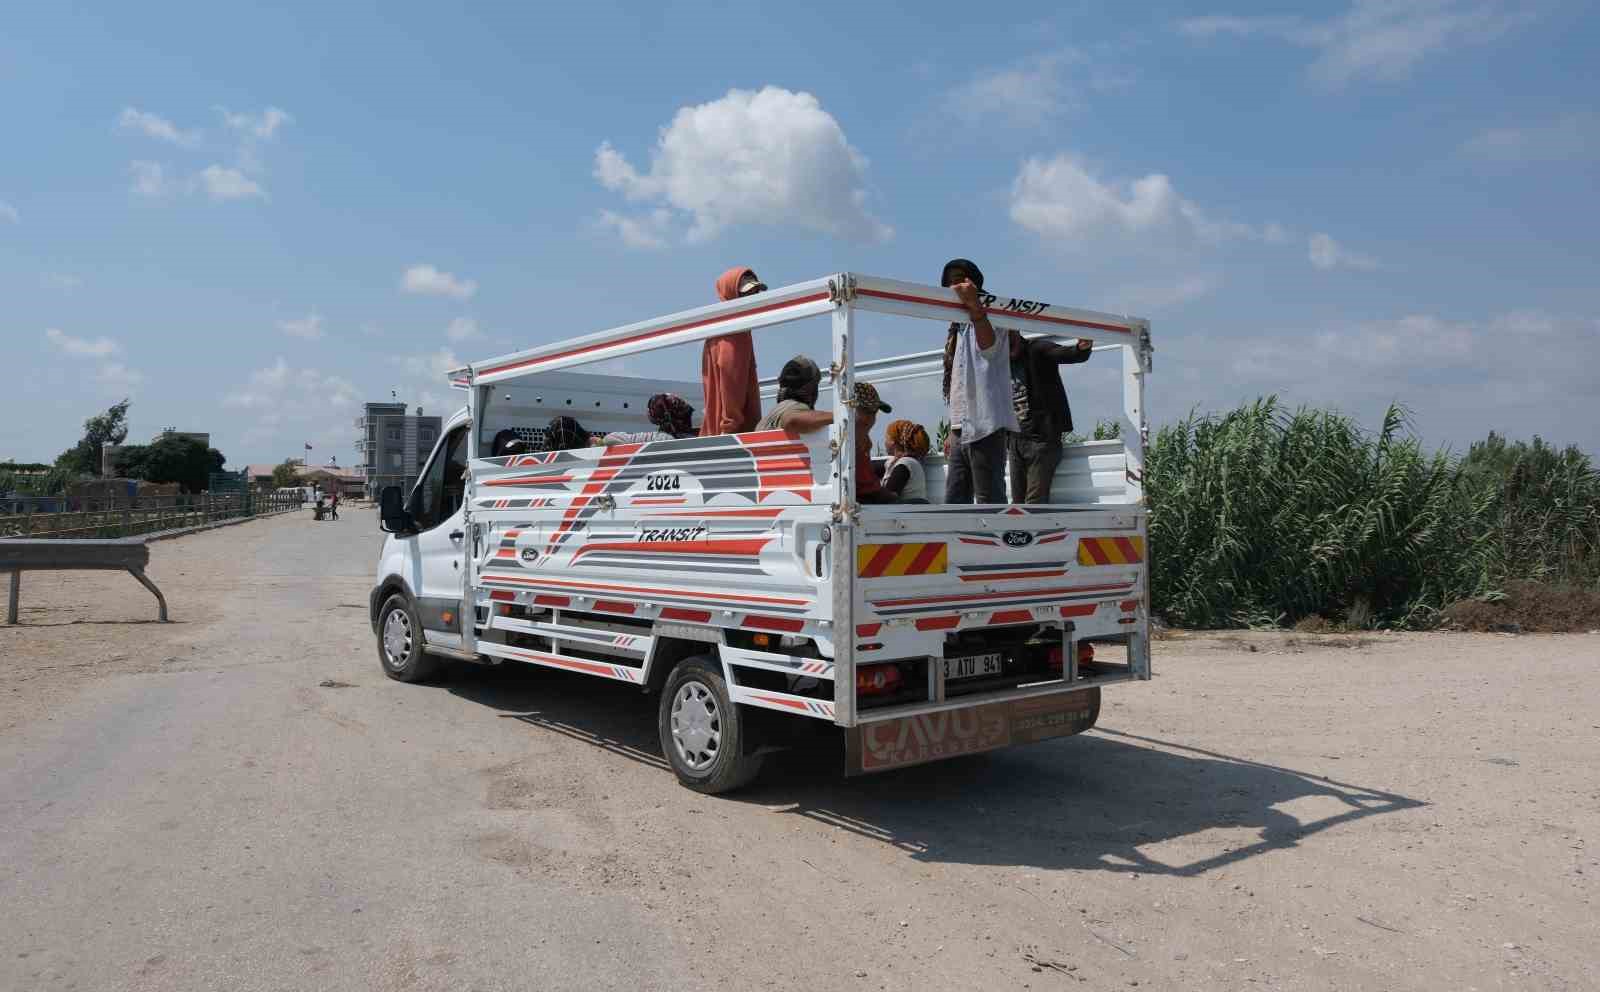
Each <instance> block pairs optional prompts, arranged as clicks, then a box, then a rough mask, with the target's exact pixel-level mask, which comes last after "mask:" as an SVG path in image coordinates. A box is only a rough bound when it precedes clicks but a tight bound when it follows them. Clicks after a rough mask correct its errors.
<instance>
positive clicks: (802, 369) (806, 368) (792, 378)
mask: <svg viewBox="0 0 1600 992" xmlns="http://www.w3.org/2000/svg"><path fill="white" fill-rule="evenodd" d="M821 381H822V370H821V369H819V368H817V363H816V362H813V361H812V360H811V359H809V358H807V357H806V356H804V355H796V356H794V357H793V358H791V359H789V360H788V361H787V362H784V363H783V371H782V372H779V373H778V386H779V388H781V389H800V388H801V387H803V386H809V385H811V384H812V383H814V382H815V383H820V382H821Z"/></svg>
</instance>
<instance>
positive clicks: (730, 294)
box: [717, 265, 760, 300]
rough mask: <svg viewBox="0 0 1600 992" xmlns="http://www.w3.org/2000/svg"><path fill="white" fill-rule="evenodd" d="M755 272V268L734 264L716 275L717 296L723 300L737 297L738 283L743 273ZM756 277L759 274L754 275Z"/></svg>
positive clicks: (741, 280) (752, 273)
mask: <svg viewBox="0 0 1600 992" xmlns="http://www.w3.org/2000/svg"><path fill="white" fill-rule="evenodd" d="M746 272H748V273H750V274H751V275H753V276H754V275H755V274H756V270H755V269H752V268H749V267H747V266H743V265H740V266H736V267H734V268H731V269H729V270H728V271H726V272H724V273H723V274H722V275H720V276H718V277H717V297H718V298H719V299H723V300H737V299H738V298H739V283H741V282H743V281H744V274H745V273H746ZM756 278H757V279H759V278H760V276H756Z"/></svg>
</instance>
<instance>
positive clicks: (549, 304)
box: [0, 0, 1600, 467]
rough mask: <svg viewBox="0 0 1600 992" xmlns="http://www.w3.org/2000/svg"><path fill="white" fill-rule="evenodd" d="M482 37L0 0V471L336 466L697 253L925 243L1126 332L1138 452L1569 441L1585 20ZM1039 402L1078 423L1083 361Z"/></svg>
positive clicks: (1408, 13) (624, 13) (1302, 19)
mask: <svg viewBox="0 0 1600 992" xmlns="http://www.w3.org/2000/svg"><path fill="white" fill-rule="evenodd" d="M638 6H639V7H641V8H642V7H643V6H644V5H638ZM1124 6H1126V5H1124ZM1140 6H1141V7H1142V5H1140ZM510 7H511V5H505V8H507V9H502V8H493V7H489V6H488V5H481V6H478V7H474V8H470V9H467V10H465V11H462V10H448V9H444V8H441V7H440V6H438V5H435V4H430V5H414V4H392V3H391V4H383V5H377V4H370V5H364V4H357V3H346V4H334V5H328V4H302V3H289V2H285V3H277V4H273V5H271V7H270V8H268V7H260V8H255V7H248V6H233V7H224V8H219V7H209V8H204V12H205V13H204V16H201V15H199V14H197V12H196V10H197V9H196V8H193V7H190V6H187V5H181V6H180V5H162V4H156V5H126V4H102V5H82V4H69V3H61V4H44V5H33V6H32V7H29V8H27V9H26V10H21V9H19V11H18V12H13V13H12V14H11V15H10V16H9V17H8V18H7V25H6V30H5V31H4V32H3V34H0V110H3V120H4V122H5V127H4V132H3V133H4V135H5V141H4V142H3V144H0V300H4V306H3V308H0V342H3V350H0V354H3V355H4V357H5V360H6V364H7V365H8V366H9V368H8V372H9V373H10V374H9V376H8V377H7V385H6V386H5V387H4V388H3V389H0V459H4V458H6V457H14V458H17V459H20V460H32V459H37V460H45V461H48V460H50V459H52V458H53V457H54V456H55V455H56V454H57V453H59V452H60V451H61V450H62V449H64V448H66V447H68V446H69V445H70V444H71V443H72V442H73V441H74V440H75V438H76V437H77V435H78V433H79V428H80V425H81V422H82V420H83V419H84V418H85V417H86V416H88V415H90V414H91V413H94V412H96V411H97V410H99V409H102V408H104V407H105V406H106V405H107V404H108V403H110V402H112V401H114V400H116V399H117V398H119V397H121V396H123V395H127V396H130V397H131V398H132V399H133V409H132V426H133V436H134V439H135V440H143V439H147V438H148V437H149V436H151V435H153V434H154V433H155V432H156V431H158V430H159V429H160V428H161V427H163V426H166V425H173V426H177V427H179V428H180V429H185V430H210V431H211V432H212V433H213V440H214V443H215V444H216V445H217V446H218V447H219V448H221V449H222V450H223V451H224V452H225V453H226V454H227V456H228V458H229V463H230V465H231V466H233V467H238V466H239V465H241V464H243V463H245V462H261V461H277V460H280V459H281V458H283V457H285V456H288V455H293V454H296V453H298V452H299V451H300V450H301V445H302V443H303V442H307V441H309V442H311V443H313V444H314V445H316V451H315V455H316V456H317V457H318V458H319V460H320V459H321V458H322V457H325V456H326V455H327V454H330V453H332V454H336V455H337V457H338V458H339V460H340V461H341V462H348V461H350V460H352V459H353V456H354V452H353V450H352V442H353V440H354V437H353V435H354V430H353V427H352V426H351V424H352V419H353V418H354V416H355V415H356V413H357V412H358V409H357V408H358V405H359V403H360V402H361V401H363V400H367V399H385V398H387V397H388V394H389V391H390V390H391V389H394V390H397V391H398V392H399V394H400V396H401V397H402V398H404V399H406V400H407V401H408V402H411V403H412V404H414V405H415V404H424V405H426V406H428V407H430V408H431V409H432V410H437V411H440V412H443V408H444V407H446V406H452V405H454V403H455V399H456V397H455V396H452V395H451V393H450V391H449V390H447V389H445V388H443V387H442V380H441V379H440V377H439V376H437V375H436V374H435V373H436V372H437V371H438V370H439V369H440V368H441V367H442V366H445V365H448V364H450V362H451V359H453V358H456V359H462V360H467V359H475V358H486V357H489V356H491V355H496V354H500V353H503V352H505V351H510V350H514V349H516V348H520V347H526V346H530V345H533V344H537V343H542V342H545V341H550V340H555V339H559V338H563V337H570V336H574V335H577V334H581V333H586V332H589V331H593V330H598V329H601V328H604V327H607V326H613V325H616V324H620V323H624V322H628V321H631V320H636V319H640V318H643V317H647V316H652V315H656V314H662V313H667V312H671V311H674V310H679V309H684V308H687V307H691V306H697V305H700V304H702V303H705V302H709V301H710V300H711V299H712V282H713V280H714V278H715V277H716V275H717V273H719V272H720V271H721V270H722V269H723V268H725V267H727V266H729V265H733V264H750V265H753V266H755V267H756V268H757V269H758V271H760V273H761V274H762V275H763V276H764V277H765V278H766V279H767V281H768V282H769V283H771V284H773V285H777V284H780V283H785V282H792V281H799V280H801V279H806V278H811V277H815V276H818V275H822V274H825V273H827V272H831V271H837V270H840V269H846V268H848V269H855V270H858V271H863V272H869V273H873V274H879V275H887V276H892V277H897V278H905V279H912V280H919V281H929V282H931V281H934V280H935V279H936V275H937V272H938V270H939V267H940V265H941V263H942V262H943V261H944V259H946V258H948V257H950V256H952V255H966V256H969V257H972V258H974V259H977V260H978V261H979V263H980V264H981V265H982V266H983V267H984V269H985V271H986V273H987V274H988V277H989V285H990V287H991V288H996V289H1000V290H1002V291H1005V292H1016V293H1019V294H1026V295H1031V296H1033V297H1035V298H1042V299H1047V300H1050V301H1051V302H1059V303H1062V304H1067V305H1075V306H1084V307H1091V308H1095V309H1106V310H1113V311H1118V312H1131V313H1135V314H1139V315H1142V316H1147V317H1149V318H1150V319H1151V320H1152V321H1153V325H1154V332H1155V337H1156V343H1157V349H1158V351H1157V357H1156V376H1155V377H1154V378H1153V379H1152V380H1151V382H1150V399H1151V406H1152V410H1153V412H1154V415H1155V418H1156V419H1157V421H1158V422H1160V421H1163V420H1169V419H1171V418H1172V417H1175V416H1181V415H1182V414H1183V413H1185V412H1186V411H1188V410H1189V409H1191V408H1198V409H1201V410H1211V409H1220V408H1223V407H1226V406H1231V405H1232V404H1234V403H1235V402H1237V401H1239V400H1241V399H1247V398H1253V397H1255V396H1257V395H1261V394H1264V393H1278V394H1280V395H1281V396H1282V397H1283V398H1284V399H1285V401H1286V402H1288V403H1290V404H1301V403H1310V404H1331V405H1337V406H1339V407H1341V408H1343V409H1346V410H1348V411H1349V412H1351V413H1354V414H1357V415H1359V416H1360V417H1362V418H1363V419H1364V420H1366V421H1368V422H1372V421H1375V420H1376V419H1377V418H1378V416H1379V415H1380V413H1381V410H1382V408H1383V406H1384V405H1385V404H1386V403H1387V402H1388V401H1389V400H1391V399H1398V400H1401V401H1402V402H1404V403H1405V404H1407V405H1408V406H1409V407H1410V408H1411V410H1412V411H1413V414H1414V423H1415V427H1416V429H1417V430H1418V431H1419V432H1420V433H1421V434H1422V436H1423V437H1424V438H1426V439H1427V440H1429V441H1430V442H1435V443H1440V444H1445V443H1448V444H1453V445H1457V446H1461V445H1464V444H1465V443H1467V442H1468V441H1470V440H1472V439H1473V438H1476V437H1481V436H1482V435H1483V434H1485V433H1486V432H1487V431H1488V430H1490V429H1491V428H1492V429H1497V430H1500V431H1502V432H1507V433H1510V434H1512V435H1516V436H1529V435H1532V434H1535V433H1538V434H1541V435H1543V436H1545V437H1546V438H1547V439H1551V440H1555V441H1558V442H1563V443H1567V442H1571V443H1577V444H1580V445H1583V446H1584V447H1586V448H1587V449H1588V450H1590V451H1591V452H1600V417H1597V416H1596V409H1597V404H1596V400H1597V398H1600V386H1597V385H1596V381H1597V379H1596V376H1595V374H1594V372H1593V369H1594V368H1595V367H1596V366H1597V365H1600V280H1597V279H1596V274H1597V272H1600V268H1597V264H1596V263H1597V261H1600V257H1597V256H1600V239H1597V238H1596V237H1595V233H1594V226H1595V220H1596V215H1597V210H1596V191H1597V180H1600V80H1597V78H1596V75H1597V71H1596V69H1595V64H1596V60H1595V59H1594V57H1593V52H1594V49H1595V47H1596V43H1597V41H1600V13H1597V12H1596V10H1595V8H1594V7H1593V6H1592V5H1584V4H1579V3H1542V4H1535V5H1527V4H1509V3H1507V4H1499V3H1495V2H1491V0H1389V2H1383V3H1365V2H1362V3H1355V4H1353V5H1352V4H1348V3H1347V4H1328V5H1322V6H1318V7H1315V8H1310V7H1306V8H1303V9H1297V8H1294V7H1292V6H1270V5H1261V4H1256V3H1249V2H1237V3H1236V2H1232V0H1215V2H1207V3H1197V4H1193V5H1180V4H1172V5H1167V6H1158V7H1147V8H1143V9H1140V10H1137V11H1117V12H1115V13H1108V12H1106V11H1104V10H1102V9H1100V8H1101V5H1087V4H1085V5H1078V6H1070V5H1068V6H1064V5H1062V4H1059V3H1051V4H1038V5H1030V4H1023V3H1014V4H1008V5H999V6H996V7H993V8H981V7H980V8H974V7H973V6H972V5H970V4H951V5H941V4H930V3H920V4H916V5H907V6H904V7H900V8H898V9H895V8H891V7H890V6H888V5H881V4H880V5H870V6H857V5H839V6H832V5H817V4H792V3H790V4H773V5H766V4H759V3H748V2H747V3H738V4H733V3H728V4H687V3H659V4H655V5H651V6H650V8H649V9H648V10H647V11H645V12H640V11H639V10H634V9H630V8H629V7H625V6H621V5H615V4H608V3H603V2H591V3H585V4H575V5H516V7H515V9H509V8H510ZM1002 10H1003V11H1004V13H1003V15H1001V14H1000V11H1002ZM975 15H978V16H977V17H975ZM820 330H821V329H820V328H818V329H816V332H815V333H809V334H806V333H801V331H799V330H796V331H794V332H793V333H789V334H786V335H784V336H783V337H782V338H774V339H773V340H770V341H763V342H762V344H761V346H760V349H759V354H760V359H761V363H762V365H763V368H764V370H765V371H767V372H774V371H776V369H777V367H778V365H779V364H781V362H782V360H783V359H784V358H785V357H787V356H788V354H790V353H792V352H794V351H797V350H810V351H813V352H814V353H820V352H821V350H822V349H823V348H824V347H825V345H824V344H823V337H822V335H821V333H820ZM941 336H942V331H941V329H940V328H939V327H937V326H933V325H923V324H920V323H913V322H896V323H894V324H891V325H883V326H879V325H876V324H875V325H873V326H872V327H871V329H870V334H869V335H868V337H867V338H866V340H865V341H864V344H863V350H864V351H865V352H866V353H867V354H883V353H890V352H898V351H906V350H913V349H919V348H924V347H934V346H937V344H938V343H939V342H940V340H941ZM631 367H634V368H637V369H639V370H640V371H641V372H645V371H648V372H649V373H650V374H658V373H659V374H682V375H685V376H689V377H692V376H693V375H694V371H695V369H696V368H697V367H698V366H697V360H696V357H695V355H694V354H687V353H686V354H675V353H668V354H664V355H662V356H661V357H660V358H659V359H658V358H651V359H648V360H645V361H641V362H639V364H637V365H634V366H631ZM1068 375H1069V376H1071V377H1072V378H1071V379H1069V389H1071V390H1072V394H1073V397H1074V409H1075V412H1076V413H1077V414H1078V418H1079V420H1080V421H1087V420H1092V419H1093V417H1094V416H1095V414H1096V413H1099V412H1105V413H1107V414H1109V413H1110V412H1111V410H1112V407H1113V406H1114V403H1115V400H1114V396H1113V393H1112V392H1111V389H1112V387H1113V384H1114V377H1113V376H1112V375H1111V363H1109V362H1103V361H1100V360H1098V359H1097V361H1096V362H1092V363H1090V365H1089V366H1084V367H1081V368H1076V369H1072V370H1069V372H1068ZM886 393H888V394H889V398H891V399H895V400H899V401H900V403H901V405H902V406H903V407H904V409H905V410H906V411H908V412H911V413H914V414H916V415H917V416H919V417H925V418H928V419H932V418H933V417H934V416H936V414H937V410H936V408H935V407H934V406H933V405H932V403H930V402H929V399H928V395H927V390H926V389H923V390H920V391H918V390H915V389H911V388H908V387H901V388H900V389H899V390H898V391H896V390H895V389H894V388H893V387H891V389H890V390H886ZM898 412H901V411H899V410H897V413H898Z"/></svg>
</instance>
